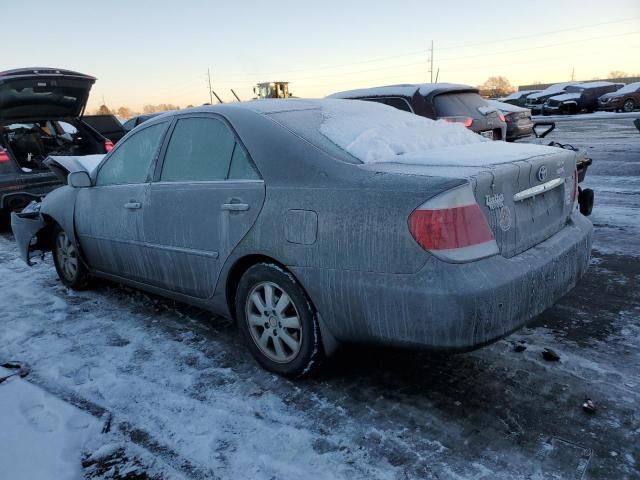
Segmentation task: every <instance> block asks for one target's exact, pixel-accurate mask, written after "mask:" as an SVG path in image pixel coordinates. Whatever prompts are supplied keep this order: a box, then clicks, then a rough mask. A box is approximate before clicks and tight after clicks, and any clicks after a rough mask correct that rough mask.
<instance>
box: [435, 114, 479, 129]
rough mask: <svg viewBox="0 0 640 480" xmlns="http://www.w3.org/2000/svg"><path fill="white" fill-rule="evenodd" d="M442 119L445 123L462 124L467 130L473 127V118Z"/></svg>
mask: <svg viewBox="0 0 640 480" xmlns="http://www.w3.org/2000/svg"><path fill="white" fill-rule="evenodd" d="M440 118H441V119H442V120H444V121H445V122H449V123H462V124H463V125H464V126H465V127H467V128H469V127H471V125H473V118H471V117H440Z"/></svg>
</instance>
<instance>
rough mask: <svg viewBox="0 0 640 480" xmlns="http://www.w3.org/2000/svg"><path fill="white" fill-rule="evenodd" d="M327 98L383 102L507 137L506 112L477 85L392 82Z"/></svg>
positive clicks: (494, 136) (487, 134)
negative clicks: (482, 93)
mask: <svg viewBox="0 0 640 480" xmlns="http://www.w3.org/2000/svg"><path fill="white" fill-rule="evenodd" d="M327 98H342V99H351V100H365V101H369V102H377V103H383V104H385V105H389V106H391V107H394V108H397V109H399V110H403V111H406V112H412V113H415V114H416V115H420V116H422V117H426V118H430V119H433V120H436V119H442V120H445V121H447V122H456V123H462V124H463V125H464V126H465V127H467V128H468V129H470V130H472V131H474V132H476V133H478V134H480V135H482V136H484V137H487V138H489V139H491V140H505V138H506V135H507V124H506V122H505V119H504V116H503V115H502V113H501V112H499V111H498V110H497V109H496V108H493V107H491V105H489V103H487V101H486V100H485V99H484V98H482V97H481V96H480V94H479V90H478V89H477V88H474V87H471V86H469V85H458V84H452V83H426V84H404V85H389V86H386V87H374V88H364V89H358V90H348V91H344V92H338V93H334V94H332V95H329V96H328V97H327Z"/></svg>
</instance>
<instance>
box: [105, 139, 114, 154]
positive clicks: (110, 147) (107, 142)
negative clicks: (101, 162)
mask: <svg viewBox="0 0 640 480" xmlns="http://www.w3.org/2000/svg"><path fill="white" fill-rule="evenodd" d="M104 150H105V151H106V152H107V153H109V152H110V151H111V150H113V142H112V141H111V140H105V141H104ZM114 155H115V154H114Z"/></svg>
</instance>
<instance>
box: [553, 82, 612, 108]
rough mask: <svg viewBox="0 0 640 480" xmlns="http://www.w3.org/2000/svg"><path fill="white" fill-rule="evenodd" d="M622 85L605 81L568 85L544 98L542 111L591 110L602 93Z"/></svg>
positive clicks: (596, 106)
mask: <svg viewBox="0 0 640 480" xmlns="http://www.w3.org/2000/svg"><path fill="white" fill-rule="evenodd" d="M623 86H624V84H623V83H613V82H606V81H598V82H586V83H581V84H579V85H568V86H567V87H566V88H565V89H564V93H562V94H560V95H554V96H552V97H549V98H547V99H546V100H545V102H544V105H543V106H542V113H543V115H563V114H569V115H571V114H576V113H580V112H593V111H594V110H596V108H598V98H600V97H601V96H602V95H604V94H607V93H612V92H615V91H617V90H619V89H620V88H622V87H623Z"/></svg>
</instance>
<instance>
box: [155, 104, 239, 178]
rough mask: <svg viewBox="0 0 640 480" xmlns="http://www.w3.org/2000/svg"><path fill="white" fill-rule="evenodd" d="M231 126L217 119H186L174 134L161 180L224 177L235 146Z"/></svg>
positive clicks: (168, 148)
mask: <svg viewBox="0 0 640 480" xmlns="http://www.w3.org/2000/svg"><path fill="white" fill-rule="evenodd" d="M235 142H236V140H235V136H234V134H233V132H232V131H231V130H230V129H229V127H228V126H227V125H226V124H225V123H224V122H222V121H220V120H217V119H215V118H204V117H195V118H183V119H181V120H178V123H177V124H176V127H175V129H174V131H173V134H172V135H171V140H170V141H169V146H168V147H167V153H166V154H165V159H164V165H163V167H162V173H161V175H160V180H161V181H164V182H180V181H189V180H193V181H207V180H224V179H226V178H227V173H228V172H229V164H230V162H231V156H232V154H233V148H234V145H235Z"/></svg>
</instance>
